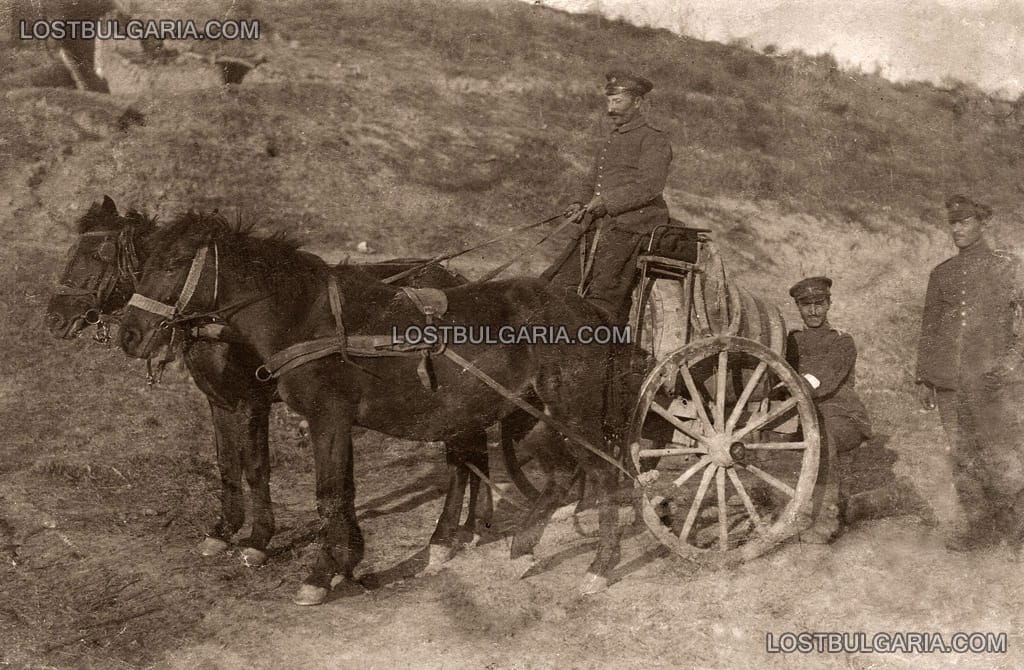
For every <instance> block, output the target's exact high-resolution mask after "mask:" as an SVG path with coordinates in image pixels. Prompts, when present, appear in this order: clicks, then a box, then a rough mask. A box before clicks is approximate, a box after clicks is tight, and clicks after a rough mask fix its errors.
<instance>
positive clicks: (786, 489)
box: [741, 464, 796, 498]
mask: <svg viewBox="0 0 1024 670" xmlns="http://www.w3.org/2000/svg"><path fill="white" fill-rule="evenodd" d="M741 467H744V468H746V469H747V471H748V472H750V473H751V474H753V475H754V476H756V477H759V478H760V479H761V480H763V481H765V482H767V483H768V484H771V485H772V486H774V487H775V488H777V489H778V490H780V491H782V492H783V493H785V494H786V495H787V496H789V497H790V498H795V497H796V491H795V490H794V489H793V487H792V486H790V485H789V484H787V483H785V482H783V481H781V480H779V479H776V478H775V477H773V476H772V475H770V474H768V473H767V472H765V471H764V470H762V469H761V468H759V467H757V466H756V465H750V464H747V465H743V466H741Z"/></svg>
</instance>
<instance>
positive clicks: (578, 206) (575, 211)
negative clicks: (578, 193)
mask: <svg viewBox="0 0 1024 670" xmlns="http://www.w3.org/2000/svg"><path fill="white" fill-rule="evenodd" d="M586 213H587V210H586V208H585V207H584V206H583V204H582V203H579V202H574V203H572V204H571V205H569V206H568V207H566V208H565V213H563V214H562V216H564V217H565V218H566V219H568V220H569V221H572V222H573V223H579V222H580V219H582V218H583V215H584V214H586Z"/></svg>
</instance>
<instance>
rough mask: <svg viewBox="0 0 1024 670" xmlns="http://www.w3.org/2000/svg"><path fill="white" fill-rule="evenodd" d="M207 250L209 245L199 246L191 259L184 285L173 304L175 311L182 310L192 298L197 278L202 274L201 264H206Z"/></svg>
mask: <svg viewBox="0 0 1024 670" xmlns="http://www.w3.org/2000/svg"><path fill="white" fill-rule="evenodd" d="M208 250H209V247H203V248H201V249H200V250H199V251H197V252H196V255H195V257H194V258H193V259H192V266H191V267H189V269H188V276H187V277H185V286H183V287H182V289H181V295H179V296H178V302H177V303H175V305H174V312H175V313H179V312H182V311H184V309H185V308H186V307H187V306H188V303H189V301H191V300H192V295H193V294H194V293H195V292H196V287H197V286H199V279H200V278H201V277H202V276H203V265H205V264H206V253H207V251H208Z"/></svg>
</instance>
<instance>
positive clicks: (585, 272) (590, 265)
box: [577, 225, 601, 296]
mask: <svg viewBox="0 0 1024 670" xmlns="http://www.w3.org/2000/svg"><path fill="white" fill-rule="evenodd" d="M600 239H601V226H600V225H599V226H597V228H596V229H595V230H594V239H593V240H591V242H590V251H589V252H585V245H584V244H582V243H581V244H580V251H581V252H583V253H585V256H584V258H585V259H586V260H585V261H584V262H583V268H582V271H581V272H580V287H579V289H578V290H577V293H579V295H580V296H585V295H586V294H587V286H588V284H589V281H590V272H591V271H592V270H593V269H594V256H595V255H596V254H597V243H598V242H599V241H600Z"/></svg>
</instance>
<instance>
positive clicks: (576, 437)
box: [444, 349, 638, 482]
mask: <svg viewBox="0 0 1024 670" xmlns="http://www.w3.org/2000/svg"><path fill="white" fill-rule="evenodd" d="M444 355H445V356H446V357H447V358H448V359H449V360H451V361H453V362H454V363H456V364H457V365H459V366H461V367H462V369H463V370H464V371H466V372H468V373H470V374H471V375H473V376H474V377H476V378H477V379H479V380H480V381H482V382H483V383H484V384H487V385H488V386H490V387H491V388H492V389H494V390H495V391H497V392H498V393H499V394H500V395H501V396H502V397H503V398H505V399H506V400H508V401H509V402H511V403H512V404H513V405H515V406H516V407H518V408H519V409H521V410H523V411H524V412H526V413H527V414H529V415H530V416H532V417H533V418H535V419H537V420H538V421H543V422H544V423H546V424H548V425H549V426H551V427H552V428H554V429H555V430H557V431H558V432H559V433H561V434H562V435H564V436H565V437H567V438H569V439H570V440H572V441H573V442H575V443H576V444H577V445H579V446H581V447H583V448H584V449H586V450H587V451H589V452H590V453H592V454H594V455H595V456H597V457H599V458H601V459H602V460H604V461H605V462H607V463H610V464H611V465H613V466H614V467H615V468H616V469H617V470H619V472H621V473H623V474H624V475H626V477H628V478H629V479H631V480H633V481H634V482H637V481H638V480H637V478H636V477H635V476H633V473H631V472H629V471H628V470H626V468H624V467H622V464H621V463H619V462H618V461H617V460H615V459H614V458H612V457H611V456H609V455H608V454H606V453H604V452H603V451H601V450H600V449H598V448H597V447H595V446H594V445H593V444H591V443H590V441H589V440H587V438H585V437H583V435H581V434H580V433H579V431H577V430H575V429H574V428H572V427H570V426H568V425H566V424H564V423H562V422H561V421H559V420H558V419H556V418H555V417H553V416H550V415H548V414H545V413H544V412H542V411H540V410H539V409H537V408H536V407H534V406H533V405H531V404H530V403H528V402H526V401H525V400H523V399H522V398H520V397H519V396H517V395H515V394H513V393H512V392H511V391H509V390H508V389H507V388H505V387H504V386H502V385H501V384H500V383H499V382H497V381H496V380H495V379H493V378H492V377H491V376H490V375H488V374H487V373H486V372H484V371H483V370H481V369H480V368H478V367H477V366H476V365H474V364H473V363H472V362H470V361H467V360H466V359H465V358H463V357H462V356H459V355H458V354H457V353H455V352H454V351H452V350H451V349H445V350H444Z"/></svg>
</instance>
